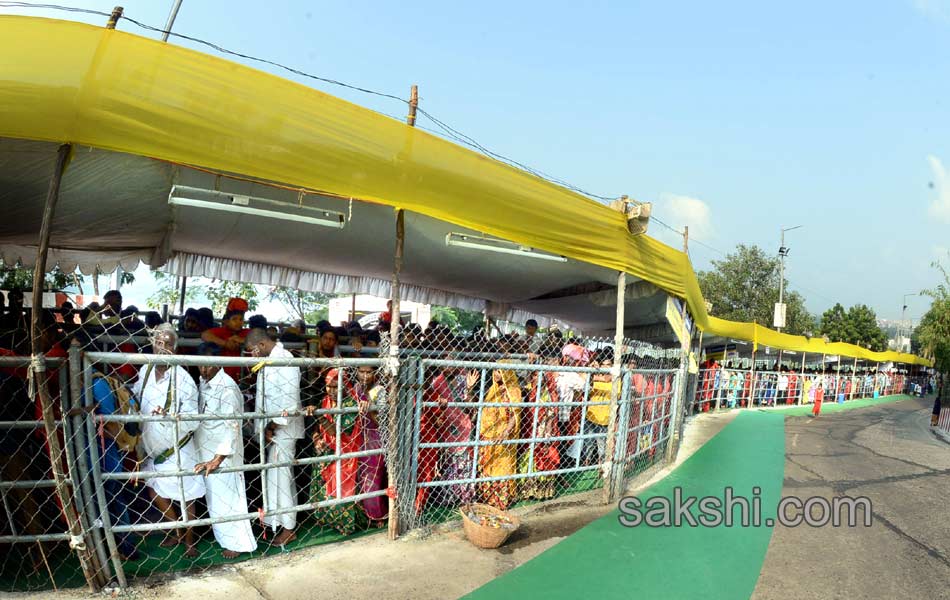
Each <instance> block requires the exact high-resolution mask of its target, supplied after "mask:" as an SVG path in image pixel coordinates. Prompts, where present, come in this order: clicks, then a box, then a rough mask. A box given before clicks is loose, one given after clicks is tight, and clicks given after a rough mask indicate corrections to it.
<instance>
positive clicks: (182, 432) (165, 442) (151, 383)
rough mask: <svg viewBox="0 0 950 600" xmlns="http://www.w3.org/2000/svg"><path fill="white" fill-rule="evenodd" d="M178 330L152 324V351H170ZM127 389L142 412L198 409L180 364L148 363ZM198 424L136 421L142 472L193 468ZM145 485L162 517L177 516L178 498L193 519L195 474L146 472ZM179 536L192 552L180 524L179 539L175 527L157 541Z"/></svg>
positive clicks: (198, 493) (199, 492) (171, 541)
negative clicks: (150, 474) (153, 474)
mask: <svg viewBox="0 0 950 600" xmlns="http://www.w3.org/2000/svg"><path fill="white" fill-rule="evenodd" d="M177 344H178V334H177V333H175V329H174V328H173V327H172V326H171V325H168V324H162V325H159V326H158V327H156V328H155V330H154V332H153V334H152V348H153V350H154V352H155V354H159V355H163V354H174V353H175V346H176V345H177ZM132 393H133V394H134V395H135V397H136V398H138V399H139V412H140V414H142V415H176V414H178V415H186V414H197V413H198V388H197V387H196V386H195V382H194V380H193V379H192V378H191V376H190V375H188V371H186V370H185V369H184V368H183V367H169V366H167V365H158V364H149V365H143V366H142V368H141V369H139V373H138V377H137V378H136V380H135V385H134V386H133V387H132ZM197 427H198V422H197V421H178V420H176V419H169V420H168V421H156V422H146V423H143V424H142V448H143V450H144V452H145V455H146V458H145V460H144V462H143V464H142V471H143V472H145V473H148V472H158V473H163V472H175V471H189V472H191V471H193V470H194V468H195V465H196V464H197V462H198V460H197V459H198V455H197V452H196V451H195V443H194V440H193V439H192V438H193V437H194V431H195V429H197ZM145 485H146V486H147V487H148V488H149V489H150V490H151V493H152V500H153V502H154V503H155V506H157V507H158V509H159V510H160V511H162V515H163V516H164V517H165V519H166V520H168V521H177V520H178V513H177V510H176V509H177V507H178V506H180V505H181V504H182V503H183V504H184V505H185V512H186V514H187V515H188V519H194V518H195V505H194V500H195V499H197V498H200V497H202V496H204V495H205V486H204V481H202V479H201V477H197V476H195V475H188V476H177V477H152V478H150V479H147V480H146V481H145ZM182 541H184V543H185V546H186V548H185V555H186V556H189V557H196V556H198V552H197V550H195V538H194V533H193V532H192V529H191V528H190V527H188V528H186V529H185V535H184V538H182V536H181V534H180V532H178V531H177V530H169V534H168V535H167V536H166V538H165V540H164V541H163V542H162V544H161V545H162V546H164V547H169V546H176V545H178V544H180V543H182Z"/></svg>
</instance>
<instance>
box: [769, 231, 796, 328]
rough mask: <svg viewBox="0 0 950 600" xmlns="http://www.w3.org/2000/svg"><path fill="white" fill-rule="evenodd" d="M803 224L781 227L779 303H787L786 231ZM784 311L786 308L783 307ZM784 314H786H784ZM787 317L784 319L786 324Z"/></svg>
mask: <svg viewBox="0 0 950 600" xmlns="http://www.w3.org/2000/svg"><path fill="white" fill-rule="evenodd" d="M801 227H803V225H796V226H795V227H783V228H782V229H781V243H780V245H779V248H778V255H779V278H778V303H779V304H781V305H784V304H785V257H786V256H788V248H786V247H785V232H786V231H791V230H793V229H799V228H801ZM783 312H784V308H783ZM783 316H784V315H783ZM784 322H785V319H782V323H783V324H784ZM775 329H776V330H777V331H782V327H776V328H775Z"/></svg>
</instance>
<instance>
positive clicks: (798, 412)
mask: <svg viewBox="0 0 950 600" xmlns="http://www.w3.org/2000/svg"><path fill="white" fill-rule="evenodd" d="M911 398H913V396H908V395H906V394H895V395H893V396H880V397H879V398H861V399H860V400H847V401H846V402H844V404H838V403H837V402H828V401H825V402H822V403H821V414H826V413H834V412H840V411H842V410H851V409H853V408H866V407H868V406H877V405H878V404H887V403H890V402H897V401H898V400H909V399H911ZM812 408H813V406H812V405H811V404H804V405H802V406H789V407H787V408H786V407H779V408H774V409H769V412H773V411H774V412H778V413H781V414H783V415H786V416H792V417H800V416H802V415H810V414H811V411H812Z"/></svg>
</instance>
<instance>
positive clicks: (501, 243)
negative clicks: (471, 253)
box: [445, 233, 567, 262]
mask: <svg viewBox="0 0 950 600" xmlns="http://www.w3.org/2000/svg"><path fill="white" fill-rule="evenodd" d="M445 245H446V246H458V247H460V248H472V249H473V250H486V251H488V252H500V253H502V254H514V255H517V256H527V257H529V258H539V259H541V260H553V261H555V262H567V259H566V258H564V257H563V256H558V255H556V254H547V253H545V252H539V251H537V250H535V249H534V248H529V247H528V246H522V245H521V244H517V243H515V242H509V241H506V240H499V239H496V238H490V237H484V236H480V235H470V234H468V233H449V234H447V235H446V236H445Z"/></svg>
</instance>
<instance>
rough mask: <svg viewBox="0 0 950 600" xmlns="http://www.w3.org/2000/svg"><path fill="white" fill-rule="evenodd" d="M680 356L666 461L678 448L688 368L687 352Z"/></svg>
mask: <svg viewBox="0 0 950 600" xmlns="http://www.w3.org/2000/svg"><path fill="white" fill-rule="evenodd" d="M681 356H682V358H681V359H680V366H679V369H677V371H676V375H675V380H674V382H673V406H672V407H670V419H671V422H670V436H669V439H668V440H667V442H666V462H670V461H672V460H673V458H674V457H675V456H676V452H675V451H674V450H676V449H678V448H679V442H680V439H679V435H678V433H679V422H680V421H681V420H682V418H683V416H682V414H681V413H682V412H683V410H682V409H681V408H680V402H679V399H680V396H681V395H683V393H684V390H685V389H686V385H685V377H686V373H687V370H688V368H689V367H688V365H687V361H688V360H689V359H688V356H689V354H688V352H684V353H682V354H681ZM674 442H675V443H676V448H674Z"/></svg>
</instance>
